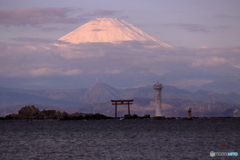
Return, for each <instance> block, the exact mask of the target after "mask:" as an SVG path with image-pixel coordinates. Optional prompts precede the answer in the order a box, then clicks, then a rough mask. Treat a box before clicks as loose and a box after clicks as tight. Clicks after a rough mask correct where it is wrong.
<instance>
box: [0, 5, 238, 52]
mask: <svg viewBox="0 0 240 160" xmlns="http://www.w3.org/2000/svg"><path fill="white" fill-rule="evenodd" d="M59 7H60V8H67V9H76V10H72V11H68V12H65V14H66V15H67V17H64V19H66V21H64V22H62V23H61V22H58V23H50V22H49V21H47V22H44V23H38V24H37V25H34V24H32V25H29V24H28V20H29V19H28V18H29V17H28V16H27V15H21V16H22V21H24V23H22V24H21V25H17V24H12V23H11V21H15V19H16V20H17V19H18V17H17V16H13V17H11V19H10V18H9V16H10V15H11V13H12V12H13V13H14V12H15V11H16V9H25V10H29V9H31V8H42V9H43V8H50V9H54V8H59ZM239 8H240V1H238V0H211V1H209V0H201V1H200V0H184V1H179V0H165V1H162V0H151V1H147V0H123V1H120V0H85V1H83V0H68V1H66V0H48V1H42V0H21V1H19V0H7V1H5V0H1V1H0V11H7V10H9V12H7V14H4V15H3V14H2V16H1V17H0V22H1V23H0V29H1V30H0V35H1V37H0V41H1V42H9V41H10V40H11V39H12V38H18V37H31V38H33V37H34V38H51V39H58V38H59V37H61V36H63V35H65V34H66V33H68V32H70V31H72V30H73V29H75V28H77V27H79V26H81V25H82V24H84V23H86V22H87V21H88V20H91V19H93V18H97V17H118V18H120V19H123V20H125V21H126V22H128V23H131V24H133V25H134V26H136V27H138V28H140V29H141V30H143V31H145V32H146V33H148V34H150V35H152V36H154V37H155V38H157V39H159V40H161V41H163V42H166V43H168V44H170V45H172V46H180V47H187V48H196V47H200V46H208V47H219V46H231V45H239V43H240V10H239ZM99 10H101V11H104V10H111V11H112V12H111V13H110V12H109V14H107V13H105V14H102V12H97V11H99ZM28 13H29V14H30V13H31V14H32V13H33V12H28ZM26 14H27V13H26ZM54 14H58V13H54ZM43 16H46V17H43V18H47V15H43ZM55 16H56V15H55ZM79 16H81V17H82V18H84V20H76V21H75V22H74V23H67V19H68V18H70V17H72V18H77V17H79ZM6 19H9V20H8V21H7V20H6Z"/></svg>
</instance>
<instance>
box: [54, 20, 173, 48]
mask: <svg viewBox="0 0 240 160" xmlns="http://www.w3.org/2000/svg"><path fill="white" fill-rule="evenodd" d="M58 40H60V41H65V42H69V43H72V44H79V43H87V42H90V43H91V42H93V43H96V42H108V43H118V42H122V41H150V42H154V43H157V44H158V45H159V46H161V47H166V48H170V47H171V46H170V45H168V44H166V43H163V42H161V41H159V40H158V39H156V38H154V37H152V36H150V35H148V34H147V33H145V32H143V31H141V30H140V29H138V28H137V27H134V26H133V25H131V24H129V23H127V22H125V21H123V20H120V19H117V18H114V19H113V18H96V19H94V20H92V21H90V22H88V23H86V24H84V25H82V26H80V27H79V28H77V29H75V30H74V31H72V32H70V33H69V34H67V35H65V36H63V37H61V38H59V39H58Z"/></svg>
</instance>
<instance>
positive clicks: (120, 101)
mask: <svg viewBox="0 0 240 160" xmlns="http://www.w3.org/2000/svg"><path fill="white" fill-rule="evenodd" d="M133 101H134V100H133V99H130V100H111V102H114V103H112V105H115V118H117V105H128V115H130V105H131V104H133V103H130V102H133Z"/></svg>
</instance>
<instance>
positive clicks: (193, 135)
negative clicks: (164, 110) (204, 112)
mask: <svg viewBox="0 0 240 160" xmlns="http://www.w3.org/2000/svg"><path fill="white" fill-rule="evenodd" d="M222 143H224V144H226V146H222V145H221V144H222ZM210 151H215V152H228V151H235V152H238V153H239V154H240V118H238V119H236V118H231V119H195V120H192V121H187V120H150V119H149V120H147V119H146V120H122V121H120V120H89V121H82V120H81V121H80V120H79V121H40V120H39V121H37V120H36V121H0V159H7V160H10V159H14V160H16V159H20V160H21V159H23V160H26V159H43V160H46V159H114V160H117V159H138V160H139V159H151V160H155V159H171V160H172V159H191V160H192V159H240V155H239V156H238V157H213V158H211V157H210V156H209V153H210Z"/></svg>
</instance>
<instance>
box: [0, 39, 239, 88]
mask: <svg viewBox="0 0 240 160" xmlns="http://www.w3.org/2000/svg"><path fill="white" fill-rule="evenodd" d="M29 41H31V40H28V39H27V40H26V42H24V43H16V44H11V43H0V51H1V52H0V80H1V78H9V77H10V78H12V79H16V80H17V79H20V78H23V77H24V78H26V79H27V82H24V83H31V81H30V80H29V79H31V78H36V79H35V80H36V82H41V80H42V81H43V82H44V83H50V82H51V83H52V81H53V79H54V81H59V83H58V84H59V85H60V84H61V83H66V82H67V83H68V82H69V83H70V82H71V84H73V85H76V84H77V83H78V84H79V83H85V84H89V83H90V84H92V83H94V82H95V80H96V78H98V79H102V80H104V81H105V82H106V83H108V82H111V83H115V84H122V83H125V84H126V83H127V84H129V85H132V84H135V85H140V84H143V83H144V84H149V83H152V81H153V80H154V81H156V80H158V79H159V76H162V75H164V74H165V75H173V76H174V78H173V79H174V80H175V79H177V78H179V77H180V78H185V79H186V77H187V78H189V79H196V80H197V79H207V80H209V79H210V80H211V78H209V77H208V76H209V75H211V74H215V75H216V74H217V75H221V76H223V75H226V73H228V75H231V72H234V73H237V70H239V69H237V68H236V72H235V70H231V68H230V69H228V68H226V67H225V66H227V65H228V66H240V46H227V47H216V48H210V47H202V48H196V49H188V48H168V49H165V48H147V47H146V46H148V45H150V44H149V42H147V43H143V42H122V43H119V44H110V43H83V44H60V45H59V46H56V45H52V43H50V44H48V43H43V42H44V41H45V39H43V40H42V41H43V42H42V41H38V40H35V41H34V39H33V40H32V42H29ZM46 41H47V40H46ZM223 68H224V70H223ZM232 68H233V67H232ZM196 75H197V76H196ZM206 75H207V76H206ZM235 75H237V74H235ZM201 76H202V77H201ZM175 77H176V78H175ZM91 80H92V81H91ZM130 80H131V81H130ZM60 82H61V83H60ZM140 82H141V83H140ZM53 83H54V82H53ZM111 83H109V84H111ZM176 83H177V82H176ZM90 84H89V85H90ZM36 85H38V84H36ZM39 86H40V84H39Z"/></svg>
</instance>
